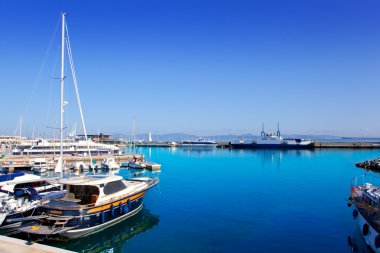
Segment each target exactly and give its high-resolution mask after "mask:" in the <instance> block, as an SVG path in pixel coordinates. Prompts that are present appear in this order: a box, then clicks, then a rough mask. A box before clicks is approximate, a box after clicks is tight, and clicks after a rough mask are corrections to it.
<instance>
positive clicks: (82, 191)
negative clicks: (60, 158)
mask: <svg viewBox="0 0 380 253" xmlns="http://www.w3.org/2000/svg"><path fill="white" fill-rule="evenodd" d="M64 184H65V185H66V187H67V188H66V190H67V192H66V195H65V196H64V197H63V198H62V199H61V200H63V201H68V202H76V203H77V204H78V205H95V204H96V203H100V202H103V201H107V200H109V199H110V198H112V197H115V195H116V194H117V193H120V191H123V190H125V189H126V188H127V186H126V185H125V183H124V182H123V178H122V177H121V176H106V175H104V176H103V175H101V176H87V177H84V178H80V179H72V180H66V181H65V182H64Z"/></svg>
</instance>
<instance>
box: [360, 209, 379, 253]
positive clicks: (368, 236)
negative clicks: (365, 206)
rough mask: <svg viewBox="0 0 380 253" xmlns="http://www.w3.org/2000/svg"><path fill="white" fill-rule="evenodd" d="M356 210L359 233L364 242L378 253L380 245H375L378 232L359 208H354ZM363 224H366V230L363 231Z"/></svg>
mask: <svg viewBox="0 0 380 253" xmlns="http://www.w3.org/2000/svg"><path fill="white" fill-rule="evenodd" d="M355 209H356V210H357V211H358V216H357V220H358V226H359V229H360V233H361V235H362V236H363V239H364V241H365V243H366V244H367V245H368V246H369V247H370V248H371V249H372V250H373V251H374V252H376V253H380V247H379V248H377V247H376V243H375V242H376V237H378V236H379V232H378V231H376V230H375V229H374V228H373V226H372V225H371V224H370V223H369V222H368V221H367V220H366V219H365V217H364V216H363V215H362V213H361V212H360V210H359V209H357V208H355ZM365 226H368V231H365Z"/></svg>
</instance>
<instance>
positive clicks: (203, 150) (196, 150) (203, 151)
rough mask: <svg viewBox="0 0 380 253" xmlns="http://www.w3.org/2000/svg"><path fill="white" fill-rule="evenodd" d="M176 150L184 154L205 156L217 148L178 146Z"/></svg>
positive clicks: (214, 151)
mask: <svg viewBox="0 0 380 253" xmlns="http://www.w3.org/2000/svg"><path fill="white" fill-rule="evenodd" d="M177 150H178V151H180V152H182V153H184V154H185V155H194V154H195V155H197V156H206V155H210V154H215V153H216V152H217V151H218V149H217V148H215V147H180V148H178V149H177Z"/></svg>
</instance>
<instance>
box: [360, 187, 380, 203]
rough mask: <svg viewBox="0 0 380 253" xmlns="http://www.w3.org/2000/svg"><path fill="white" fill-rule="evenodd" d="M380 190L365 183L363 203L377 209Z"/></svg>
mask: <svg viewBox="0 0 380 253" xmlns="http://www.w3.org/2000/svg"><path fill="white" fill-rule="evenodd" d="M379 199H380V188H379V187H374V186H372V185H371V184H369V183H367V184H366V186H365V189H364V191H363V201H364V202H365V203H367V204H368V205H370V206H372V207H374V208H379V202H380V201H379Z"/></svg>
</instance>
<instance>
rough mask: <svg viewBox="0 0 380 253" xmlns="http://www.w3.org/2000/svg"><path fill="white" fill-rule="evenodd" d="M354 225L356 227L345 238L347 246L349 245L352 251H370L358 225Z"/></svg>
mask: <svg viewBox="0 0 380 253" xmlns="http://www.w3.org/2000/svg"><path fill="white" fill-rule="evenodd" d="M355 227H356V229H355V230H354V232H353V233H352V235H349V236H348V238H347V244H348V247H350V248H351V251H352V252H354V253H371V252H372V251H371V250H370V249H369V247H368V246H367V244H366V243H365V241H364V238H363V237H362V234H361V233H360V229H359V226H355Z"/></svg>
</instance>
